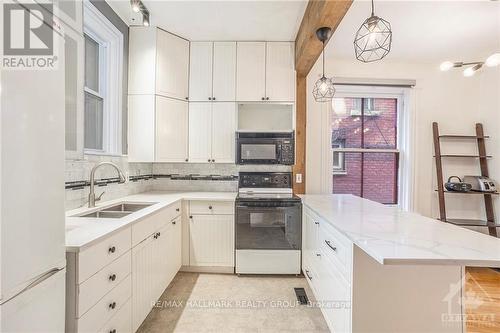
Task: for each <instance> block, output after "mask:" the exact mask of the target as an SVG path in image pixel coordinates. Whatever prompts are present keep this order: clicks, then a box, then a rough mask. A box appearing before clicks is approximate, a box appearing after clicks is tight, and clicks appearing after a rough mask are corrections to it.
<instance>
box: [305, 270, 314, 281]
mask: <svg viewBox="0 0 500 333" xmlns="http://www.w3.org/2000/svg"><path fill="white" fill-rule="evenodd" d="M306 276H307V277H308V278H309V280H312V279H313V278H312V276H311V275H309V271H308V270H307V269H306Z"/></svg>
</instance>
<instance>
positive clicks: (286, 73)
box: [236, 42, 295, 102]
mask: <svg viewBox="0 0 500 333" xmlns="http://www.w3.org/2000/svg"><path fill="white" fill-rule="evenodd" d="M293 47H294V43H293V42H238V43H237V61H236V63H237V71H236V73H237V75H236V87H237V90H236V91H237V92H236V99H237V101H272V102H293V101H294V100H295V70H294V51H293Z"/></svg>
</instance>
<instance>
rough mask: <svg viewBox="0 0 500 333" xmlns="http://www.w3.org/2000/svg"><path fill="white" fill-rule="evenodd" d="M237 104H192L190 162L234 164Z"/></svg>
mask: <svg viewBox="0 0 500 333" xmlns="http://www.w3.org/2000/svg"><path fill="white" fill-rule="evenodd" d="M235 131H236V104H235V103H234V102H233V103H231V102H225V103H211V102H207V103H189V162H192V163H234V149H235V148H234V140H235V138H234V133H235Z"/></svg>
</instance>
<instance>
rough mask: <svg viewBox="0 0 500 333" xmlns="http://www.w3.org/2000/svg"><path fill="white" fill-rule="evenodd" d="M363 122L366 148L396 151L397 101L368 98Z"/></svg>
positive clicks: (393, 99)
mask: <svg viewBox="0 0 500 333" xmlns="http://www.w3.org/2000/svg"><path fill="white" fill-rule="evenodd" d="M370 100H371V103H370V102H369V101H370ZM370 108H371V109H370ZM363 120H364V129H363V134H364V148H377V149H396V132H397V131H396V127H397V99H395V98H366V99H365V112H364V117H363Z"/></svg>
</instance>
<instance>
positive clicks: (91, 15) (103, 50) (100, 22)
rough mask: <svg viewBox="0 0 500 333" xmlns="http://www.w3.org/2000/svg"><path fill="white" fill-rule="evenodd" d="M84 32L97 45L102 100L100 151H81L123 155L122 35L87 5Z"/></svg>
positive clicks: (100, 14)
mask: <svg viewBox="0 0 500 333" xmlns="http://www.w3.org/2000/svg"><path fill="white" fill-rule="evenodd" d="M83 17H84V24H83V32H84V33H85V34H86V35H88V36H89V37H90V38H92V39H94V40H95V41H96V42H98V43H99V45H100V46H99V67H100V68H99V74H100V77H99V91H98V92H94V91H91V90H90V89H88V88H85V89H86V90H88V91H89V92H90V93H92V94H95V93H98V94H96V95H98V96H101V97H102V96H104V102H103V132H104V133H103V150H94V149H87V148H86V149H84V153H85V154H87V155H89V154H99V155H121V154H122V131H123V129H122V112H123V109H122V105H123V101H122V85H121V84H120V83H121V82H122V81H123V34H122V33H121V32H120V31H119V30H118V29H117V28H116V27H115V26H114V25H113V24H112V23H111V22H110V21H109V20H108V19H107V18H106V17H105V16H104V15H103V14H102V13H101V12H100V11H99V10H98V9H97V8H96V7H95V6H94V5H92V4H91V3H90V1H88V0H85V1H84V2H83Z"/></svg>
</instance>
